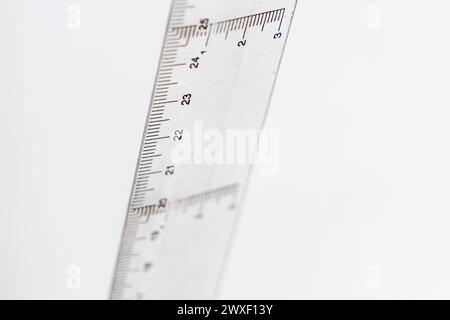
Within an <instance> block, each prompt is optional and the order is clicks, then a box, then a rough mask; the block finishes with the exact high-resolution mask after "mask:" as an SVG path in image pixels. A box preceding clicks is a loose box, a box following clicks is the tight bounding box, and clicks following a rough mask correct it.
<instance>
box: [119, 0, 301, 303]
mask: <svg viewBox="0 0 450 320" xmlns="http://www.w3.org/2000/svg"><path fill="white" fill-rule="evenodd" d="M296 2H297V1H296V0H227V1H223V0H173V1H172V7H171V11H170V17H169V22H168V26H167V31H166V37H165V40H164V44H163V49H162V53H161V58H160V64H159V70H158V73H157V76H156V80H155V86H154V89H153V96H152V101H151V104H150V108H149V112H148V116H147V120H146V123H145V129H144V134H143V139H142V144H141V149H140V153H139V158H138V164H137V168H136V173H135V178H134V183H133V188H132V192H131V197H130V203H129V207H128V212H127V217H126V221H125V227H124V231H123V235H122V242H121V245H120V250H119V255H118V259H117V266H116V270H115V274H114V280H113V285H112V292H111V298H112V299H208V298H212V297H213V296H214V294H215V290H216V286H217V282H218V279H219V276H220V273H221V268H222V265H223V262H224V258H225V255H226V251H227V247H228V244H229V240H230V236H231V233H232V230H233V225H234V222H235V220H236V217H237V215H238V210H239V208H240V205H241V203H242V199H243V195H244V191H245V185H246V182H247V178H248V175H249V171H250V164H236V165H230V164H221V163H210V162H208V161H205V159H204V158H203V157H202V156H203V151H204V150H203V149H202V148H201V147H198V142H199V140H201V139H202V136H201V135H199V134H198V133H199V132H200V133H206V135H208V132H209V133H211V132H214V133H217V132H225V131H226V130H229V129H239V130H259V129H260V128H261V127H262V125H263V122H264V120H265V116H266V112H267V107H268V105H269V102H270V98H271V95H272V91H273V87H274V83H275V79H276V75H277V72H278V69H279V64H280V61H281V57H282V54H283V50H284V46H285V43H286V39H287V36H288V32H289V28H290V24H291V21H292V17H293V14H294V10H295V6H296ZM225 151H228V152H229V151H230V150H225Z"/></svg>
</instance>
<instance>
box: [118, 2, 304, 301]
mask: <svg viewBox="0 0 450 320" xmlns="http://www.w3.org/2000/svg"><path fill="white" fill-rule="evenodd" d="M296 1H297V0H296ZM176 2H177V0H172V1H171V2H170V8H169V12H168V13H167V14H166V15H167V18H166V21H167V22H166V27H165V32H164V37H163V41H162V43H161V48H160V53H159V58H158V65H157V69H156V72H155V77H154V83H153V88H152V92H151V97H150V105H149V106H148V108H147V115H146V117H145V123H144V128H143V130H142V137H141V144H140V147H139V153H138V155H137V160H136V167H135V169H134V176H133V182H132V184H131V190H130V193H129V196H128V197H129V200H128V204H127V212H126V215H125V219H124V223H123V227H122V232H121V235H120V240H119V245H118V249H117V253H116V262H115V264H114V269H113V274H112V281H111V284H110V290H109V300H114V298H113V295H114V284H115V282H116V272H117V269H118V267H119V264H120V252H121V249H122V241H123V238H124V235H125V232H126V230H127V222H128V216H129V213H130V209H131V203H132V201H133V197H132V196H133V192H134V188H135V185H136V180H137V173H138V170H139V164H140V161H139V160H140V159H141V156H142V152H143V149H144V145H145V136H146V132H147V130H146V128H147V125H148V123H149V121H150V117H151V113H152V108H153V101H154V99H155V92H156V88H157V85H158V76H159V70H160V69H161V65H162V59H163V55H164V50H165V48H166V41H167V37H168V35H169V32H170V27H171V25H172V13H173V10H174V7H175V3H176Z"/></svg>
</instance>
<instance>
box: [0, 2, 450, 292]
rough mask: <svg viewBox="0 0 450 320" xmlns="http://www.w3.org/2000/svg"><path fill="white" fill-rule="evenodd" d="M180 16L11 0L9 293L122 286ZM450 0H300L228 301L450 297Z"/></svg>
mask: <svg viewBox="0 0 450 320" xmlns="http://www.w3.org/2000/svg"><path fill="white" fill-rule="evenodd" d="M73 4H75V5H76V6H77V8H79V9H80V12H81V15H80V17H81V24H80V29H71V28H68V27H67V19H68V13H67V9H68V8H70V5H73ZM168 8H169V1H166V0H152V1H148V0H132V1H131V0H128V1H124V0H122V1H117V0H115V1H112V0H94V1H92V0H78V1H71V2H69V1H61V0H41V1H31V0H29V1H25V0H2V1H1V3H0V39H1V43H0V298H106V297H107V296H108V291H109V286H110V282H111V277H112V272H113V267H114V262H115V258H116V253H117V248H118V243H119V240H120V232H121V229H122V223H123V220H124V214H125V211H126V205H127V201H128V195H129V190H130V186H131V182H132V181H131V180H132V174H133V172H134V168H135V163H136V157H137V151H138V147H139V144H140V137H141V133H142V129H143V121H144V119H145V115H146V112H147V106H148V103H149V100H150V95H151V88H152V85H153V80H154V74H155V71H156V67H157V61H158V57H159V52H160V46H161V42H162V36H163V31H164V28H165V23H166V17H167V12H168ZM449 9H450V4H449V3H448V1H444V0H441V1H439V0H428V1H425V0H389V1H388V0H371V1H367V0H342V1H332V0H300V3H299V6H298V8H297V13H296V16H295V19H294V24H293V27H292V31H291V35H290V39H289V41H288V46H287V48H286V53H285V57H284V61H283V64H282V68H281V71H280V75H279V80H278V83H277V87H276V91H275V94H274V97H273V101H272V106H271V110H270V113H269V118H268V122H267V126H268V127H270V128H278V129H280V130H281V148H280V171H279V173H278V174H277V175H274V176H263V175H259V174H258V171H257V170H255V175H254V176H253V177H252V181H251V185H250V188H249V193H248V197H247V202H246V204H245V206H244V210H243V215H242V217H241V219H240V223H239V227H238V230H237V233H236V237H235V239H234V246H233V250H232V252H231V254H230V256H229V259H228V263H227V268H226V273H225V275H224V277H223V279H222V286H221V290H220V291H219V295H218V297H220V298H269V299H270V298H288V299H289V298H450V289H448V288H450V275H449V272H448V270H450V258H449V253H448V243H449V240H450V236H449V235H448V230H449V227H450V215H449V209H450V197H449V191H450V184H449V178H450V169H449V165H448V164H449V163H450V152H449V144H448V137H449V136H450V128H449V126H448V122H449V119H450V111H449V106H450V104H449V103H450V76H449V75H450V73H449V71H450V62H449V58H448V57H450V52H449V51H450V46H449V45H448V30H450V20H449V19H448V12H449ZM71 266H75V267H76V268H79V270H80V271H81V274H80V276H81V277H80V280H81V288H80V289H78V290H70V286H69V287H68V286H67V281H68V280H70V277H71V275H73V274H71V273H70V272H71V271H72V269H71ZM68 271H69V273H68Z"/></svg>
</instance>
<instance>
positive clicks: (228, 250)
mask: <svg viewBox="0 0 450 320" xmlns="http://www.w3.org/2000/svg"><path fill="white" fill-rule="evenodd" d="M177 1H178V0H172V1H171V3H170V8H169V10H168V15H167V22H166V28H165V32H164V37H163V41H162V44H161V48H160V54H159V58H158V65H157V71H156V73H155V77H154V84H153V88H152V93H151V97H150V105H149V107H148V108H147V115H146V118H145V123H144V129H143V133H142V137H141V144H140V147H139V153H138V156H137V161H136V167H135V174H134V177H133V182H132V185H131V190H130V196H129V201H128V204H127V212H126V215H125V219H124V223H123V227H122V232H121V236H120V240H119V244H118V249H117V253H116V259H115V264H114V268H113V273H112V281H111V284H110V289H109V300H114V298H113V295H114V284H115V282H116V271H117V268H118V266H119V264H120V252H121V246H122V241H123V238H124V235H125V232H126V229H127V221H128V217H129V213H130V208H131V203H132V195H133V191H134V187H135V184H136V180H137V172H138V170H139V164H140V162H139V160H140V158H141V155H142V152H143V148H144V145H145V136H146V128H147V124H148V122H149V121H150V117H151V111H152V107H153V101H154V98H155V92H156V88H157V84H158V83H157V80H158V76H159V72H158V70H160V69H161V65H162V59H163V55H164V50H165V48H166V40H167V37H168V35H169V32H170V27H171V25H172V19H171V18H172V14H173V10H174V7H175V4H176V2H177ZM292 1H294V5H293V9H292V13H291V19H290V21H289V25H288V28H287V33H286V39H285V41H284V44H283V48H282V50H281V54H280V59H279V61H278V66H277V70H276V72H275V77H274V80H273V84H272V88H271V90H270V94H269V100H268V102H267V104H266V106H265V110H264V116H263V120H262V122H261V125H260V126H259V128H260V129H262V128H264V127H265V124H266V121H267V116H268V113H269V109H270V105H271V103H272V98H273V93H274V91H275V87H276V84H277V81H278V75H279V72H280V69H281V63H282V61H283V57H284V52H285V50H286V45H287V42H288V39H289V34H290V31H291V27H292V22H293V21H294V15H295V12H296V10H297V5H298V2H299V0H292ZM253 168H254V166H253V165H250V166H249V170H248V172H247V176H246V177H245V181H244V185H243V188H242V191H241V192H242V194H241V202H240V204H239V205H238V210H237V212H236V216H235V218H234V221H233V224H232V227H231V233H230V235H229V238H228V244H227V246H226V249H225V253H224V254H223V257H222V262H221V267H220V271H219V275H218V278H217V280H216V284H215V290H214V293H213V298H215V297H216V296H217V294H218V292H219V290H220V287H221V283H222V281H223V277H224V271H225V269H226V267H227V263H226V261H227V257H228V256H229V255H230V253H231V251H232V247H233V246H234V241H233V239H234V238H235V234H236V231H237V225H238V224H239V221H240V217H241V216H242V215H241V212H242V208H243V203H244V199H246V198H247V193H248V188H249V184H250V180H251V179H250V178H251V175H252V173H253Z"/></svg>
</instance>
